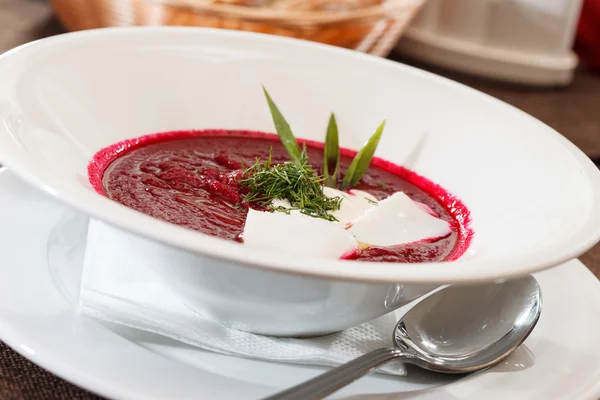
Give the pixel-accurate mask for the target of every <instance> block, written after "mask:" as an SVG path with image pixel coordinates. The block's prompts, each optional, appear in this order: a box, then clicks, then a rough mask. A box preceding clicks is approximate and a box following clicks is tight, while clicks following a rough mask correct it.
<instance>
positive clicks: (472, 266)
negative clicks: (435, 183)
mask: <svg viewBox="0 0 600 400" xmlns="http://www.w3.org/2000/svg"><path fill="white" fill-rule="evenodd" d="M150 33H154V34H156V33H160V34H161V35H169V34H172V33H173V34H190V35H205V36H208V37H214V36H225V37H229V38H232V39H235V40H240V41H244V40H251V41H262V42H265V43H267V44H268V43H273V42H280V43H285V45H287V46H299V47H304V48H311V49H315V50H317V51H321V52H322V51H327V52H329V53H334V54H339V55H341V56H343V57H347V58H348V59H349V61H351V60H352V59H358V60H367V61H368V62H370V63H375V64H380V65H385V66H388V67H392V66H393V68H397V69H400V70H403V71H404V72H405V73H409V74H412V75H415V76H420V77H421V78H425V79H428V80H430V81H431V80H432V81H434V82H436V84H440V85H447V86H451V87H455V88H458V90H463V91H465V90H466V91H469V92H470V93H471V94H472V95H474V96H478V97H479V98H480V100H481V101H486V102H491V103H493V104H495V105H496V106H500V107H504V108H505V109H506V108H507V107H508V109H512V110H511V112H512V113H513V115H515V117H519V118H523V119H524V120H526V121H528V122H529V123H534V124H537V125H538V126H539V127H540V129H543V130H545V131H546V132H547V135H548V138H549V140H554V141H557V142H558V143H559V144H561V145H562V146H563V147H564V149H565V150H566V151H568V152H569V153H570V154H571V155H572V156H574V158H575V159H576V160H577V161H578V162H579V164H580V166H581V169H582V172H583V173H585V175H586V176H587V177H589V178H590V181H591V183H592V189H593V196H594V197H595V198H597V199H598V201H596V202H595V203H594V207H593V209H592V210H590V217H589V218H588V221H587V223H586V225H585V226H584V227H582V228H581V229H579V230H578V231H577V232H575V233H574V234H573V235H572V236H571V237H570V239H569V240H570V241H571V242H573V243H577V245H573V246H571V247H569V248H566V246H565V248H562V249H560V250H555V251H553V252H550V251H546V252H543V253H542V254H533V255H528V256H520V257H512V258H507V259H505V260H501V261H493V262H489V261H488V262H482V261H477V260H475V261H473V260H461V259H458V260H456V261H452V262H428V263H418V264H402V265H398V264H397V263H374V262H365V261H352V262H348V261H343V260H323V259H314V258H313V259H311V258H286V257H285V256H282V255H277V254H272V253H271V252H269V251H266V250H263V249H253V248H249V247H246V246H243V245H242V244H240V243H236V242H232V241H227V240H223V239H219V238H215V237H212V236H209V235H205V234H202V233H200V232H196V231H192V230H189V229H186V228H183V227H181V226H177V225H173V224H170V223H168V222H164V221H160V220H157V219H155V218H153V217H150V216H149V215H145V214H142V213H140V212H138V211H135V210H133V209H130V208H128V207H126V206H124V205H121V204H119V203H117V202H114V201H112V200H110V199H108V198H106V197H104V196H101V195H99V194H98V193H96V192H95V191H94V190H91V189H85V188H83V187H82V188H76V189H74V188H73V186H72V185H70V184H69V183H67V182H66V181H64V180H63V179H62V178H60V177H55V176H53V174H52V173H49V172H48V171H47V170H46V169H45V168H44V167H43V165H41V164H38V163H36V161H35V160H34V159H33V158H32V157H30V156H28V155H26V154H25V155H24V156H23V155H22V154H23V153H22V150H21V152H20V151H19V150H20V149H19V147H18V145H16V144H15V142H14V141H10V140H8V141H7V140H5V141H6V143H8V146H5V147H2V146H0V157H1V159H0V162H2V163H3V164H4V165H5V166H6V167H8V168H9V169H11V170H12V171H13V172H14V173H16V175H18V176H19V177H20V178H21V179H23V180H25V181H26V182H28V183H29V184H31V185H33V186H34V187H36V188H38V189H40V190H41V191H43V192H46V193H47V194H49V195H50V196H52V197H54V198H56V199H58V200H60V201H62V202H64V203H65V204H67V205H69V206H71V207H72V208H74V209H76V210H79V211H80V212H83V213H85V214H86V215H88V216H89V217H90V218H94V219H97V220H100V221H104V222H105V223H108V224H109V225H112V226H113V227H116V228H118V229H121V230H123V231H126V232H129V233H132V234H135V235H138V236H141V237H144V238H146V239H149V240H151V241H153V242H155V243H157V244H159V245H165V246H168V247H170V248H177V249H180V250H184V251H188V252H190V253H193V254H196V255H198V256H201V257H205V258H207V259H210V260H213V261H216V260H219V261H221V262H225V263H235V264H236V265H240V266H245V267H252V268H260V269H263V270H271V271H274V272H280V273H286V274H294V275H300V276H306V277H316V278H324V279H336V280H341V281H359V282H370V283H398V282H401V283H432V284H433V283H435V284H444V283H458V282H463V283H468V282H481V281H490V280H504V279H507V278H511V277H517V276H522V275H525V274H530V273H533V272H536V271H540V270H542V269H546V268H550V267H554V266H557V265H559V264H562V263H563V262H566V261H568V260H571V259H573V258H576V257H578V256H580V255H581V254H583V253H584V252H586V251H587V250H589V249H590V248H591V247H593V246H594V245H595V244H596V243H597V242H599V241H600V170H599V169H598V168H597V167H596V165H595V164H593V163H592V161H591V160H590V159H589V158H588V157H587V156H586V155H585V154H584V153H583V152H582V151H581V150H580V149H579V148H577V147H576V146H575V145H574V144H573V143H571V142H570V141H569V140H568V139H566V138H565V137H564V136H562V135H561V134H560V133H558V132H557V131H555V130H554V129H552V128H550V127H549V126H547V125H546V124H544V123H542V122H541V121H539V120H538V119H536V118H534V117H532V116H530V115H529V114H527V113H525V112H523V111H521V110H519V109H517V108H516V107H513V106H511V105H509V104H507V103H504V102H503V101H501V100H498V99H496V98H494V97H492V96H490V95H487V94H485V93H482V92H480V91H478V90H475V89H472V88H470V87H468V86H466V85H463V84H461V83H458V82H455V81H452V80H450V79H448V78H444V77H441V76H439V75H435V74H433V73H430V72H427V71H424V70H421V69H418V68H415V67H412V66H408V65H404V64H401V63H397V62H394V61H391V60H387V59H382V58H380V57H375V56H372V55H368V54H364V53H360V52H356V51H352V50H348V49H343V48H339V47H335V46H330V45H325V44H320V43H314V42H309V41H304V40H298V39H292V38H286V37H279V36H274V35H268V34H261V33H253V32H241V31H227V30H222V29H218V28H190V27H120V28H103V29H95V30H87V31H80V32H71V33H66V34H62V35H57V36H53V37H50V38H46V39H40V40H37V41H35V42H31V43H27V44H24V45H21V46H19V47H16V48H14V49H12V50H10V51H8V52H6V53H4V54H3V55H0V66H1V65H2V64H4V63H7V64H10V63H12V59H13V58H15V59H17V60H20V62H22V56H23V55H25V54H27V53H31V52H37V51H38V50H42V49H47V48H48V47H49V46H53V45H55V44H61V43H68V42H73V41H75V42H78V41H85V40H87V39H90V38H95V37H111V36H113V37H115V38H118V37H119V36H120V35H145V34H150ZM3 129H4V131H3ZM8 135H10V134H9V132H8V131H6V130H5V128H4V126H3V124H0V140H2V138H3V137H6V136H8ZM11 147H12V149H11ZM11 150H13V151H11ZM475 235H477V232H476V231H475ZM484 265H485V268H483V267H484ZM215 267H216V268H218V267H219V266H218V265H215Z"/></svg>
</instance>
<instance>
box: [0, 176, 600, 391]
mask: <svg viewBox="0 0 600 400" xmlns="http://www.w3.org/2000/svg"><path fill="white" fill-rule="evenodd" d="M0 204H1V205H2V206H1V207H0V225H1V226H2V227H3V229H2V230H0V257H1V258H0V260H1V262H0V338H1V339H2V340H4V341H5V342H6V343H7V344H8V345H9V346H11V347H12V348H14V349H15V350H16V351H18V352H19V353H21V354H23V355H24V356H25V357H27V358H29V359H30V360H32V361H33V362H35V363H37V364H39V365H41V366H42V367H44V368H46V369H48V370H50V371H51V372H53V373H55V374H57V375H59V376H61V377H63V378H65V379H67V380H69V381H71V382H73V383H75V384H77V385H79V386H82V387H85V388H87V389H89V390H91V391H94V392H96V393H99V394H101V395H104V396H108V397H111V398H119V399H175V398H177V399H183V398H194V399H203V398H206V399H220V398H236V399H253V398H259V397H262V396H265V395H268V394H270V393H272V392H275V391H277V390H279V389H282V388H284V387H287V386H289V385H292V384H295V383H298V382H300V381H302V380H305V379H307V378H309V377H312V376H314V375H316V374H318V373H320V372H321V371H323V369H321V368H313V367H302V366H291V365H283V364H276V363H269V362H259V361H254V360H247V359H241V358H235V357H229V356H223V355H218V354H213V353H209V352H205V351H202V350H198V349H194V348H190V347H188V346H185V345H182V344H179V343H177V342H174V341H171V340H166V339H163V338H161V337H157V336H153V335H149V334H142V333H138V332H135V331H131V330H127V329H115V328H110V327H108V326H105V325H102V324H100V323H98V322H96V321H93V320H90V319H87V318H82V317H80V316H78V315H77V314H76V312H75V309H74V306H73V303H72V301H70V300H68V298H69V297H71V296H73V295H74V292H73V288H74V287H75V286H74V285H76V284H77V268H74V269H73V270H71V272H70V273H68V271H69V269H68V268H67V267H68V266H74V265H76V263H77V260H79V259H80V258H81V252H82V244H83V242H84V241H85V239H84V237H80V238H77V237H74V236H73V235H77V233H78V232H81V231H82V230H84V228H85V223H86V218H85V217H84V216H81V215H78V214H73V213H72V212H71V211H69V210H68V209H66V208H64V207H63V206H61V205H59V204H57V203H56V202H54V201H53V200H52V199H51V198H49V197H47V196H46V195H43V194H41V193H40V192H38V191H36V190H34V189H32V188H30V187H29V186H28V185H26V184H24V183H22V182H21V181H20V180H18V179H17V178H15V176H14V175H13V174H12V173H10V172H8V171H6V170H4V171H2V172H0ZM49 260H51V262H49ZM50 264H51V265H52V266H53V267H54V268H53V271H54V273H51V270H50V268H49V265H50ZM399 268H402V266H399ZM536 277H537V279H538V280H539V282H540V284H541V286H542V289H543V295H544V310H543V312H542V317H541V319H540V322H539V324H538V326H537V328H536V329H535V331H534V332H533V333H532V335H531V336H530V337H529V339H528V340H527V341H526V342H525V344H526V347H525V348H521V349H519V352H518V353H516V354H515V355H513V356H512V357H511V358H510V359H509V360H508V361H506V362H505V363H503V364H501V365H498V366H497V367H495V368H493V369H491V370H489V371H486V372H485V373H481V374H479V375H475V376H471V377H467V378H463V379H456V378H450V377H446V376H441V375H433V374H427V373H422V372H420V371H415V370H410V371H409V376H408V377H406V378H390V377H382V376H373V375H372V376H369V377H366V378H364V379H361V380H360V381H358V382H357V383H355V384H353V385H351V386H349V387H348V388H346V389H345V390H343V391H340V392H338V393H337V397H342V398H352V399H362V398H369V399H371V398H386V399H391V398H394V399H408V398H410V399H412V400H422V399H481V398H486V399H490V400H494V399H499V400H500V399H502V400H504V399H507V398H518V399H548V398H553V399H556V398H569V399H594V400H596V399H597V398H598V396H600V341H599V340H597V337H598V332H600V285H599V284H598V281H597V280H596V278H595V277H594V276H593V275H592V274H591V273H590V272H589V271H588V270H587V269H586V268H585V267H584V266H583V265H582V264H581V263H580V262H579V261H576V260H575V261H570V262H568V263H566V264H564V265H562V266H560V267H557V268H554V269H551V270H548V271H545V272H541V273H538V274H536ZM57 278H58V279H59V280H60V282H57V281H56V279H57ZM59 287H63V288H64V289H65V290H66V293H64V292H62V293H61V290H60V289H59ZM69 292H70V293H69ZM377 394H380V395H379V396H378V395H377ZM390 394H391V395H390Z"/></svg>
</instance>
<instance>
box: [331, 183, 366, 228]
mask: <svg viewBox="0 0 600 400" xmlns="http://www.w3.org/2000/svg"><path fill="white" fill-rule="evenodd" d="M323 193H324V194H325V196H327V197H336V196H338V197H341V198H342V202H341V203H340V209H339V210H337V211H334V212H332V213H331V214H332V215H333V216H334V217H336V218H337V219H338V221H340V223H341V224H342V225H344V226H345V225H347V224H349V223H350V221H352V220H354V219H356V218H358V217H360V216H361V215H363V214H364V213H365V211H366V210H368V209H370V208H372V207H375V206H377V198H375V196H373V195H372V194H370V193H367V192H363V191H362V190H351V191H349V192H343V191H341V190H337V189H333V188H330V187H324V188H323Z"/></svg>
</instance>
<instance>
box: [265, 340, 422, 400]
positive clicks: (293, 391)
mask: <svg viewBox="0 0 600 400" xmlns="http://www.w3.org/2000/svg"><path fill="white" fill-rule="evenodd" d="M401 357H411V355H410V354H409V353H406V352H404V351H402V350H401V349H399V348H397V347H387V348H383V349H378V350H374V351H372V352H370V353H367V354H364V355H362V356H360V357H358V358H356V359H354V360H352V361H349V362H347V363H345V364H342V365H340V366H339V367H336V368H333V369H332V370H329V371H327V372H325V373H324V374H321V375H319V376H317V377H315V378H313V379H311V380H308V381H306V382H304V383H301V384H299V385H297V386H294V387H291V388H289V389H287V390H284V391H282V392H279V393H276V394H274V395H272V396H269V397H266V398H265V399H264V400H311V399H322V398H324V397H325V396H327V395H329V394H331V393H333V392H335V391H336V390H338V389H341V388H343V387H344V386H346V385H348V384H350V383H352V382H354V381H355V380H356V379H358V378H360V377H362V376H364V375H366V374H368V373H369V372H372V371H373V370H374V369H376V368H377V367H379V366H380V365H382V364H385V363H386V362H388V361H390V360H393V359H395V358H401Z"/></svg>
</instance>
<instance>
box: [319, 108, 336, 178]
mask: <svg viewBox="0 0 600 400" xmlns="http://www.w3.org/2000/svg"><path fill="white" fill-rule="evenodd" d="M339 168H340V145H339V138H338V127H337V122H336V120H335V115H334V114H333V113H331V117H330V118H329V125H328V126H327V135H326V136H325V148H324V149H323V176H324V178H325V181H324V183H323V184H324V185H325V186H328V187H332V188H335V187H336V186H337V178H338V170H339ZM330 170H333V173H332V174H331V175H330V174H329V171H330Z"/></svg>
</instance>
